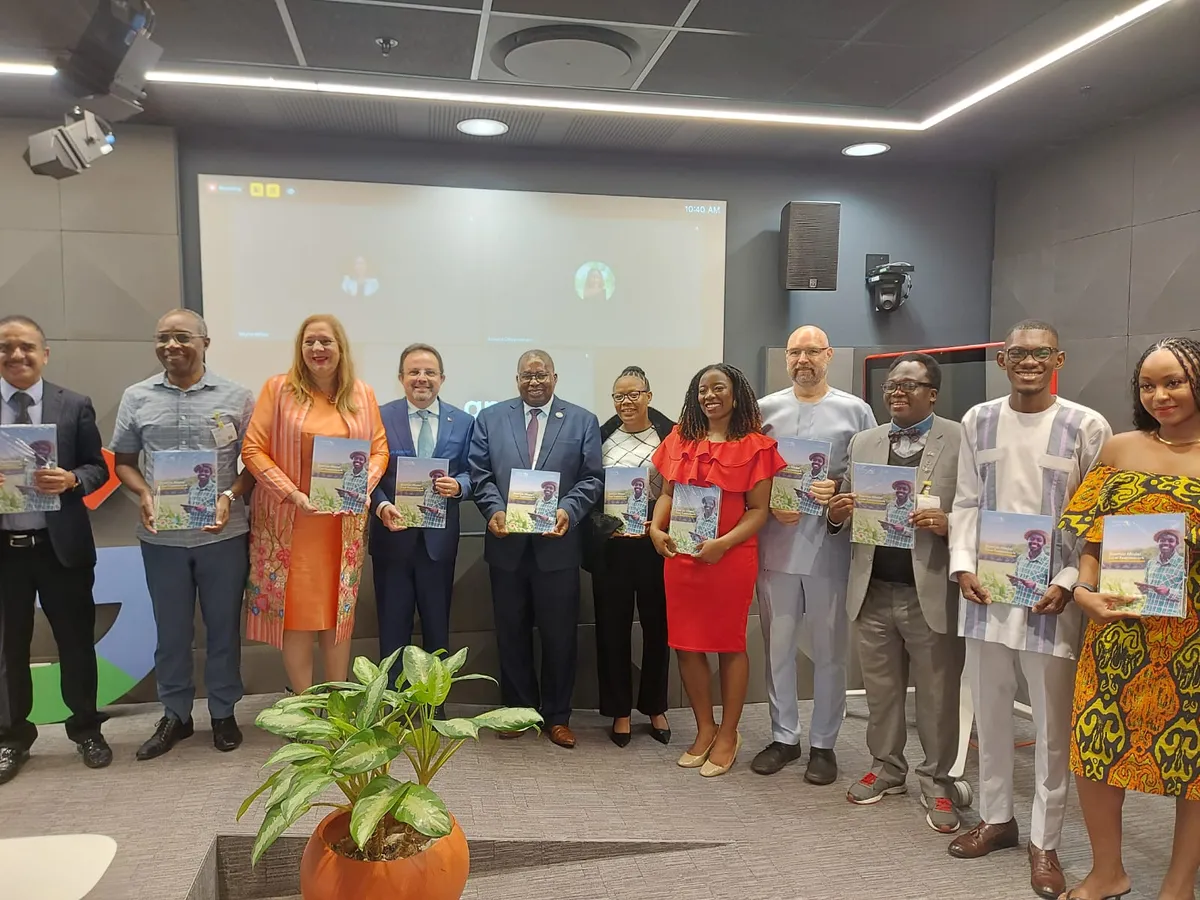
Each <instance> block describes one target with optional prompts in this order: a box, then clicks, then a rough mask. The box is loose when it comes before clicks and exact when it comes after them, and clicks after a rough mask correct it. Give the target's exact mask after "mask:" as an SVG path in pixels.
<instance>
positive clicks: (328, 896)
mask: <svg viewBox="0 0 1200 900" xmlns="http://www.w3.org/2000/svg"><path fill="white" fill-rule="evenodd" d="M452 822H453V825H454V827H453V829H452V830H451V832H450V833H449V834H448V835H446V836H445V837H444V838H439V839H438V840H436V841H434V842H433V843H432V844H431V845H430V846H429V848H428V849H426V850H424V851H422V852H421V853H418V854H417V855H416V856H411V857H409V858H408V859H396V860H391V861H389V862H364V861H360V860H355V859H347V858H346V857H344V856H341V855H340V854H338V853H336V852H334V850H333V849H332V846H331V845H332V844H336V843H337V842H338V841H339V840H341V839H342V838H344V837H345V836H346V835H347V834H349V832H350V814H349V813H344V812H333V813H330V814H329V815H328V816H326V817H325V818H324V819H322V820H321V824H320V825H318V826H317V830H316V831H314V832H313V834H312V837H310V838H309V839H308V845H307V846H305V848H304V856H303V858H301V860H300V893H301V895H302V896H303V897H304V900H351V898H353V900H459V897H461V896H462V892H463V888H465V887H466V886H467V873H468V872H469V871H470V868H471V861H470V854H469V851H468V850H467V838H466V836H465V835H464V834H463V831H462V829H461V828H459V827H458V820H457V819H453V817H452Z"/></svg>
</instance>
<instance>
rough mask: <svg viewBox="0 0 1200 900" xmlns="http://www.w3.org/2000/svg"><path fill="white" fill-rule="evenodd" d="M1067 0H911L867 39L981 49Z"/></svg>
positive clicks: (893, 11)
mask: <svg viewBox="0 0 1200 900" xmlns="http://www.w3.org/2000/svg"><path fill="white" fill-rule="evenodd" d="M1065 2H1066V0H1004V2H1003V3H963V2H959V3H946V2H945V0H908V2H906V3H904V4H901V5H897V6H894V7H892V8H891V9H890V10H888V12H887V14H886V15H884V16H883V17H882V18H880V20H879V21H878V22H877V23H876V24H875V25H874V27H872V28H871V30H870V31H868V32H867V33H866V34H865V35H863V40H866V41H873V42H879V43H884V44H903V45H905V46H909V47H947V48H953V49H956V50H969V51H979V50H983V49H984V48H985V47H988V46H990V45H992V44H994V43H996V42H997V41H1001V40H1003V39H1004V38H1005V37H1007V36H1008V35H1010V34H1012V33H1013V32H1015V31H1018V30H1019V29H1021V28H1024V27H1025V26H1027V25H1030V24H1031V23H1033V22H1035V21H1037V20H1038V19H1040V18H1041V17H1042V16H1044V15H1047V14H1049V13H1050V12H1052V11H1054V9H1056V8H1057V7H1059V6H1062V5H1064V3H1065Z"/></svg>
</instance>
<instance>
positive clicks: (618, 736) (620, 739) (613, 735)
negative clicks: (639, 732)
mask: <svg viewBox="0 0 1200 900" xmlns="http://www.w3.org/2000/svg"><path fill="white" fill-rule="evenodd" d="M632 737H633V735H632V734H630V733H629V732H628V731H617V729H616V727H615V726H610V727H609V729H608V738H609V740H611V741H612V742H613V743H614V744H616V745H617V746H618V747H628V746H629V741H630V738H632Z"/></svg>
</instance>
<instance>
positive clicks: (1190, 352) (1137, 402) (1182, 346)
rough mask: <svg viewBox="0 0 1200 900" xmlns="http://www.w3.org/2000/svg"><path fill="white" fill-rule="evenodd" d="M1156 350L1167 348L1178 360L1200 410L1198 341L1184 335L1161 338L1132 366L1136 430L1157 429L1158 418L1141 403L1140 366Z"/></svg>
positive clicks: (1134, 424) (1149, 430)
mask: <svg viewBox="0 0 1200 900" xmlns="http://www.w3.org/2000/svg"><path fill="white" fill-rule="evenodd" d="M1157 350H1169V351H1170V352H1171V355H1172V356H1174V357H1175V358H1176V359H1177V360H1179V365H1180V366H1182V367H1183V372H1184V374H1185V375H1186V376H1187V380H1188V384H1190V385H1191V386H1192V399H1193V400H1194V401H1195V403H1196V409H1198V410H1200V341H1197V340H1195V339H1193V338H1184V337H1169V338H1163V339H1162V340H1161V341H1157V342H1155V343H1154V344H1151V345H1150V346H1149V347H1148V348H1147V349H1146V352H1145V353H1143V354H1142V358H1141V359H1139V360H1138V361H1137V365H1136V366H1134V367H1133V379H1132V381H1131V383H1130V387H1131V390H1132V391H1133V427H1134V428H1136V429H1137V430H1138V431H1146V432H1153V431H1158V420H1157V419H1155V418H1154V416H1153V415H1151V414H1150V410H1148V409H1146V407H1145V406H1143V405H1142V366H1143V365H1144V364H1145V362H1146V359H1147V357H1149V356H1150V354H1151V353H1154V352H1155V351H1157Z"/></svg>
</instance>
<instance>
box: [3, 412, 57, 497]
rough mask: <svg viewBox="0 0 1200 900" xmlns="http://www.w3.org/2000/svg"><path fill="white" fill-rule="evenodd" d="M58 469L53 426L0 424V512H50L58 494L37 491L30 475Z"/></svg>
mask: <svg viewBox="0 0 1200 900" xmlns="http://www.w3.org/2000/svg"><path fill="white" fill-rule="evenodd" d="M57 466H58V426H57V425H0V475H3V476H4V484H3V485H0V513H22V512H54V511H55V510H57V509H62V501H61V500H60V499H59V497H58V494H42V493H39V492H38V489H37V486H36V485H35V482H34V473H35V472H37V470H38V469H53V468H56V467H57Z"/></svg>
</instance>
